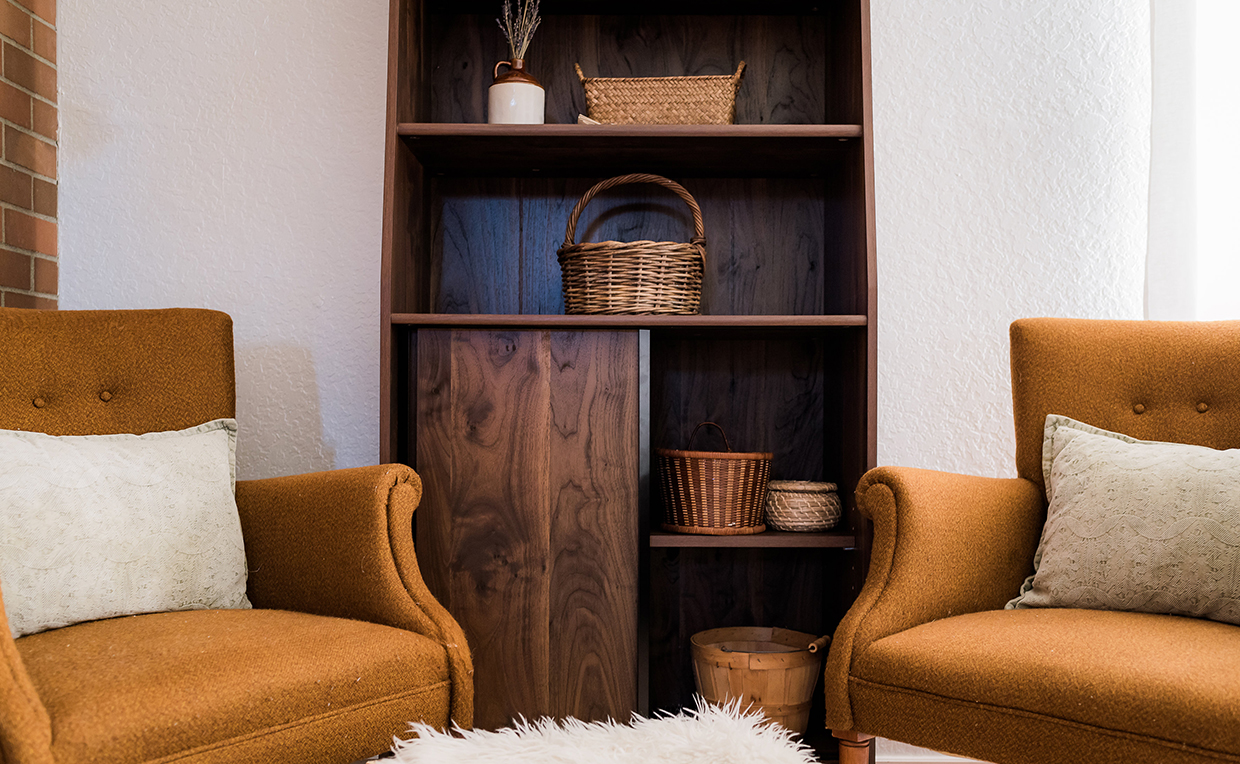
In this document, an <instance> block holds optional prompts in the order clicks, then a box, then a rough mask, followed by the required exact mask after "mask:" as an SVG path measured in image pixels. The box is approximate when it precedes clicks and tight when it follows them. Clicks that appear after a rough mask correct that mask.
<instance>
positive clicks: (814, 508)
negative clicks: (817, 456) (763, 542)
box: [766, 480, 843, 531]
mask: <svg viewBox="0 0 1240 764" xmlns="http://www.w3.org/2000/svg"><path fill="white" fill-rule="evenodd" d="M768 489H769V491H770V492H769V494H768V495H767V499H766V521H767V522H768V523H770V524H771V527H772V528H774V529H776V530H780V531H828V530H831V529H832V528H834V527H835V524H836V523H838V522H839V521H840V516H841V515H842V514H843V509H842V507H841V506H840V496H839V494H838V493H837V492H836V485H835V483H814V482H810V481H808V480H772V481H771V482H770V484H769V485H768Z"/></svg>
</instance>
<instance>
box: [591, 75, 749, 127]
mask: <svg viewBox="0 0 1240 764" xmlns="http://www.w3.org/2000/svg"><path fill="white" fill-rule="evenodd" d="M574 66H575V67H576V68H577V77H579V78H580V79H581V84H582V86H583V87H584V88H585V90H586V111H587V112H588V113H587V116H589V117H590V119H593V120H596V121H598V122H601V123H603V124H605V125H730V124H732V123H733V122H735V121H736V91H737V89H738V88H740V86H741V77H742V75H743V73H744V71H745V62H744V61H742V62H741V65H740V66H738V67H737V68H736V74H723V75H706V76H694V77H587V76H586V75H585V74H584V73H583V72H582V71H581V64H574Z"/></svg>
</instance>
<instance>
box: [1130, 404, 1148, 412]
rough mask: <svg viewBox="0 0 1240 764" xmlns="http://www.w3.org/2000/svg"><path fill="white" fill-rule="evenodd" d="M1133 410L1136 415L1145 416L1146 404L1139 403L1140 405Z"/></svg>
mask: <svg viewBox="0 0 1240 764" xmlns="http://www.w3.org/2000/svg"><path fill="white" fill-rule="evenodd" d="M1132 410H1133V412H1135V413H1137V414H1144V413H1145V404H1144V403H1138V404H1136V405H1135V406H1133V407H1132Z"/></svg>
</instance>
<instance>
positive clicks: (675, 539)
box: [650, 530, 857, 549]
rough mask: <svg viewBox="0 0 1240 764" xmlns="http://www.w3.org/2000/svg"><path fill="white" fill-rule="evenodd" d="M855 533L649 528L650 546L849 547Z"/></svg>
mask: <svg viewBox="0 0 1240 764" xmlns="http://www.w3.org/2000/svg"><path fill="white" fill-rule="evenodd" d="M856 543H857V540H856V537H855V536H853V535H852V534H846V533H792V532H787V531H769V530H768V531H763V532H762V533H755V534H753V535H750V536H699V535H696V534H691V533H668V532H667V531H651V532H650V546H652V547H664V548H667V547H738V548H753V547H776V548H797V547H799V548H822V549H852V548H853V547H854V546H856Z"/></svg>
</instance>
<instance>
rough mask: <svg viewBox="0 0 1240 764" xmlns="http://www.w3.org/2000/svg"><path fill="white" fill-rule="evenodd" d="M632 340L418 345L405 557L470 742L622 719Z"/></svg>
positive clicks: (633, 630) (629, 643) (633, 605)
mask: <svg viewBox="0 0 1240 764" xmlns="http://www.w3.org/2000/svg"><path fill="white" fill-rule="evenodd" d="M637 339H638V338H637V332H635V331H623V332H589V331H587V332H555V333H553V332H548V331H528V332H494V331H486V330H464V329H422V330H419V332H418V338H417V343H416V353H417V357H418V365H417V378H418V394H417V400H418V428H417V430H418V438H417V447H418V459H417V467H418V471H419V473H420V474H421V475H422V479H423V482H424V486H425V494H424V497H423V501H422V506H421V508H420V509H419V510H418V513H417V516H416V517H417V523H418V546H419V550H418V551H419V557H420V559H422V568H423V569H424V570H425V571H426V574H425V575H426V579H427V584H428V586H430V587H431V591H432V592H433V593H434V594H435V595H436V596H437V597H439V598H440V599H441V601H442V602H443V603H444V605H445V606H446V607H447V608H448V610H449V611H450V612H451V613H452V614H453V616H454V617H455V618H456V619H457V620H458V621H459V622H460V624H461V626H462V628H464V630H465V634H466V636H467V637H468V639H469V644H470V648H471V649H472V650H473V654H474V665H475V670H476V673H475V687H476V692H477V696H476V700H475V723H476V724H477V725H478V726H480V727H484V728H496V727H499V726H503V725H506V724H508V723H509V721H510V720H511V719H512V718H513V717H515V716H516V715H518V714H521V715H524V716H526V717H527V718H532V717H537V716H540V715H545V714H555V715H559V716H566V715H571V716H576V717H578V718H581V719H602V718H606V717H609V716H610V717H613V718H624V717H627V715H628V714H629V713H630V712H631V711H632V710H634V709H635V708H636V681H637V673H636V672H637V668H636V664H637V657H636V644H637V577H638V576H637V564H638V538H637V534H638V530H637V522H638V518H637V481H638V475H637V472H638V464H637V461H638V448H637V446H638V444H637V427H638V420H637V418H638V404H639V401H638V393H637V376H636V370H637V365H638V357H637V355H638V350H637Z"/></svg>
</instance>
